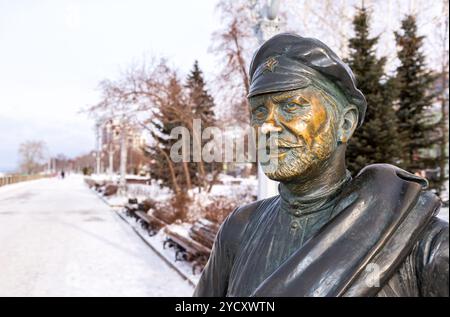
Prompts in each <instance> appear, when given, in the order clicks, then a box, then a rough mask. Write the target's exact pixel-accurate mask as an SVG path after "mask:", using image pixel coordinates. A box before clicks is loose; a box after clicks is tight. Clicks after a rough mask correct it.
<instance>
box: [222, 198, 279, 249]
mask: <svg viewBox="0 0 450 317" xmlns="http://www.w3.org/2000/svg"><path fill="white" fill-rule="evenodd" d="M278 200H279V196H274V197H270V198H266V199H262V200H258V201H255V202H252V203H249V204H246V205H242V206H239V207H237V208H236V209H235V210H234V211H233V212H231V214H230V215H228V217H227V218H226V219H225V221H224V222H223V223H222V225H221V227H220V238H221V239H222V240H226V241H228V243H233V242H235V243H238V242H239V241H240V238H241V237H242V234H243V233H244V231H245V229H246V228H247V225H248V224H249V223H250V221H251V219H252V218H253V217H254V216H255V214H256V213H257V212H258V210H262V209H261V208H263V209H264V210H265V209H267V208H268V207H269V206H274V204H276V203H277V202H278Z"/></svg>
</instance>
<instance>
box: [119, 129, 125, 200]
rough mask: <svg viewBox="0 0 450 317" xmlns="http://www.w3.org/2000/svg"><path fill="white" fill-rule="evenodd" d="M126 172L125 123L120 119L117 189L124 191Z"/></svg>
mask: <svg viewBox="0 0 450 317" xmlns="http://www.w3.org/2000/svg"><path fill="white" fill-rule="evenodd" d="M126 174H127V124H126V123H125V122H124V121H122V122H121V125H120V180H119V190H120V192H121V193H124V192H125V187H126Z"/></svg>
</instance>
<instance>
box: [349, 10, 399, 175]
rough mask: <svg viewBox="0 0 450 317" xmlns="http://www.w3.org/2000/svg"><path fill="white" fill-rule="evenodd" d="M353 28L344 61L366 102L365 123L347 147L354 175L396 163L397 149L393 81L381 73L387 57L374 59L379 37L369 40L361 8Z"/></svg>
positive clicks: (367, 15) (394, 86)
mask: <svg viewBox="0 0 450 317" xmlns="http://www.w3.org/2000/svg"><path fill="white" fill-rule="evenodd" d="M353 26H354V30H355V36H354V37H353V38H351V39H350V41H349V48H350V56H349V58H348V59H347V60H346V62H347V63H348V65H349V66H350V68H351V69H352V70H353V73H354V74H355V77H356V82H357V86H358V88H359V89H360V90H361V91H362V92H363V94H364V95H365V96H366V99H367V111H366V115H365V119H364V123H363V124H362V126H361V127H359V128H358V129H357V130H356V131H355V133H354V135H353V136H352V138H351V139H350V141H349V144H348V151H347V163H348V167H349V169H350V171H351V172H352V173H354V174H355V173H358V172H359V170H360V169H362V168H363V167H365V166H366V165H368V164H373V163H391V164H397V163H398V158H399V155H400V153H399V149H400V147H399V139H398V134H397V122H396V116H395V111H394V108H393V102H394V100H395V97H396V82H395V79H393V78H388V77H387V76H386V75H385V73H384V66H385V64H386V58H385V57H382V58H377V56H376V53H375V46H376V44H377V42H378V37H373V38H370V37H369V14H368V12H367V10H366V9H365V8H364V7H363V8H360V9H358V11H357V13H356V16H355V18H354V20H353Z"/></svg>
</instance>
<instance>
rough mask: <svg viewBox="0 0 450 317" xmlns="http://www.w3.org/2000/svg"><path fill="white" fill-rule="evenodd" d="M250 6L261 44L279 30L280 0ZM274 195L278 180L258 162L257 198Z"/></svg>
mask: <svg viewBox="0 0 450 317" xmlns="http://www.w3.org/2000/svg"><path fill="white" fill-rule="evenodd" d="M261 4H262V5H261ZM251 7H252V10H253V14H254V19H255V25H254V27H253V31H254V33H255V36H256V38H257V39H258V44H259V45H262V44H263V43H264V42H265V41H266V40H268V39H269V38H270V37H271V36H273V35H275V34H276V33H278V32H279V31H280V24H281V23H280V19H279V17H278V11H279V8H280V1H279V0H270V1H267V0H266V1H262V0H260V1H257V0H252V1H251ZM275 195H278V182H275V181H273V180H271V179H269V178H268V177H267V176H266V174H264V172H263V170H262V168H261V165H259V164H258V199H264V198H268V197H272V196H275Z"/></svg>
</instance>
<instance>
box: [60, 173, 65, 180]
mask: <svg viewBox="0 0 450 317" xmlns="http://www.w3.org/2000/svg"><path fill="white" fill-rule="evenodd" d="M64 176H65V173H64V171H61V178H62V179H64Z"/></svg>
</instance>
